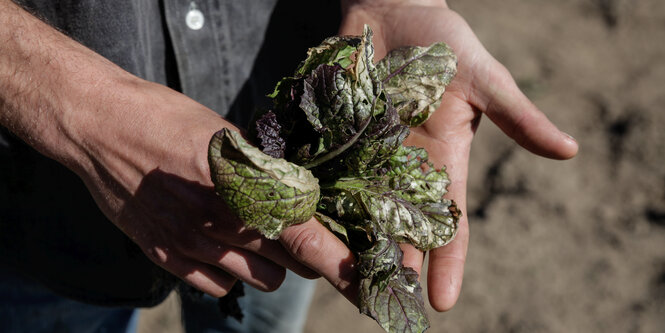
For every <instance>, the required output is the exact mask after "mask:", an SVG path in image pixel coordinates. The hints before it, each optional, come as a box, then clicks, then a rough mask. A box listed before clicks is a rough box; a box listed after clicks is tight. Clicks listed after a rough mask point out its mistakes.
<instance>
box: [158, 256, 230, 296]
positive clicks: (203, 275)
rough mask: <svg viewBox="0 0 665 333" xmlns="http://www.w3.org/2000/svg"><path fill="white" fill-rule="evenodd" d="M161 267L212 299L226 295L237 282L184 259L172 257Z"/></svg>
mask: <svg viewBox="0 0 665 333" xmlns="http://www.w3.org/2000/svg"><path fill="white" fill-rule="evenodd" d="M162 267H164V268H165V269H166V270H168V271H169V272H171V273H173V275H175V276H177V277H179V278H180V279H182V280H183V281H185V282H186V283H188V284H189V285H191V286H192V287H194V288H196V289H198V290H200V291H202V292H204V293H206V294H208V295H211V296H213V297H222V296H224V295H226V294H227V293H228V292H229V290H231V287H233V284H235V282H236V280H237V279H236V278H235V277H234V276H232V275H230V274H228V273H226V272H224V271H222V270H220V269H217V268H215V267H211V266H208V265H206V264H202V263H200V262H196V261H193V260H190V259H186V258H175V257H174V256H172V257H171V258H170V259H169V261H168V263H167V264H166V263H165V265H164V266H162Z"/></svg>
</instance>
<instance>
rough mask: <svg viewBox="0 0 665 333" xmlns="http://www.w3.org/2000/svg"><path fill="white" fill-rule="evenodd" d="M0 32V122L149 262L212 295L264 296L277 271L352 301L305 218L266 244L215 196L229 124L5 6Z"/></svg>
mask: <svg viewBox="0 0 665 333" xmlns="http://www.w3.org/2000/svg"><path fill="white" fill-rule="evenodd" d="M0 24H1V25H2V26H3V27H4V28H3V29H0V40H2V41H3V43H1V44H0V125H2V126H4V127H6V128H8V129H9V130H10V131H12V132H13V133H14V134H16V135H17V136H19V137H20V138H21V139H23V140H24V141H25V142H27V143H28V144H29V145H31V146H33V147H34V148H35V149H37V150H38V151H40V152H41V153H43V154H44V155H46V156H49V157H51V158H53V159H55V160H56V161H59V162H60V163H63V164H64V165H66V166H67V167H69V168H70V169H71V170H73V171H74V172H76V173H77V174H78V175H79V176H80V177H81V179H82V180H83V181H84V182H85V184H86V186H87V188H88V189H89V191H90V193H91V194H92V195H93V197H94V198H95V200H96V202H97V204H98V205H99V207H100V208H101V209H102V211H103V212H104V213H105V215H106V216H107V217H109V219H110V220H111V221H112V222H113V223H114V224H115V225H116V226H118V227H119V228H120V229H121V230H123V232H125V233H126V234H127V235H128V236H129V237H130V238H131V239H132V240H134V242H136V243H137V244H138V245H139V246H140V247H141V249H142V250H143V251H144V252H145V253H146V255H148V257H150V258H151V259H152V260H153V261H155V262H156V263H157V264H159V265H161V266H162V267H163V268H165V269H166V270H168V271H170V272H171V273H173V274H174V275H176V276H178V277H180V278H182V279H183V280H185V281H187V282H188V283H190V284H191V285H193V286H194V287H196V288H198V289H200V290H202V291H204V292H206V293H208V294H210V295H213V296H218V297H219V296H222V295H224V294H226V293H227V291H228V290H229V289H230V288H231V286H232V285H233V283H234V282H235V281H236V280H237V279H240V280H243V281H245V282H247V283H249V284H250V285H252V286H254V287H257V288H258V289H261V290H273V289H275V288H277V287H278V286H279V285H280V284H281V282H282V280H283V278H284V274H285V268H288V269H291V270H293V271H295V272H296V273H299V274H301V275H302V276H305V277H316V276H318V274H321V275H324V276H325V277H326V278H327V279H328V280H330V281H331V282H332V283H333V284H335V285H337V286H338V288H339V289H340V290H342V291H344V290H349V292H347V294H349V293H351V291H352V290H353V288H348V286H349V282H347V281H353V280H354V277H353V276H354V275H353V274H354V270H353V269H352V268H353V261H354V260H353V256H352V254H351V253H350V252H349V250H348V249H347V248H346V247H345V246H344V244H343V243H342V242H341V241H339V240H338V239H337V238H335V237H334V236H333V235H332V234H331V233H330V232H328V231H327V230H326V229H325V228H324V227H323V226H321V225H320V224H318V223H316V222H314V221H310V222H308V223H305V224H303V225H299V226H295V227H293V228H289V229H288V230H287V231H285V232H284V233H283V238H282V239H281V240H280V241H273V240H268V239H266V238H263V237H261V236H260V235H259V234H258V233H257V232H254V231H249V230H246V229H245V228H244V227H243V224H242V223H241V222H240V221H238V219H236V218H235V217H233V215H232V214H231V213H230V212H228V211H227V209H226V207H225V206H224V204H223V201H222V200H221V199H220V198H218V197H217V196H216V195H215V193H214V190H213V184H212V181H211V180H210V171H209V167H208V162H207V150H208V149H207V148H208V142H209V140H210V138H211V137H212V135H213V133H215V132H216V131H218V130H220V129H221V128H223V127H227V128H231V129H235V128H234V127H233V125H232V124H230V123H228V122H226V121H225V120H224V119H222V118H221V117H219V116H218V115H217V114H216V113H215V112H213V111H212V110H210V109H208V108H206V107H204V106H202V105H201V104H199V103H197V102H195V101H193V100H191V99H189V98H187V97H186V96H184V95H182V94H180V93H178V92H175V91H173V90H171V89H168V88H167V87H164V86H162V85H158V84H154V83H150V82H146V81H144V80H141V79H139V78H137V77H134V76H133V75H130V74H129V73H127V72H125V71H123V70H122V69H120V68H119V67H117V66H116V65H114V64H112V63H110V62H109V61H108V60H106V59H104V58H102V57H101V56H99V55H98V54H95V53H94V52H92V51H91V50H89V49H87V48H85V47H83V46H82V45H80V44H78V43H76V42H75V41H73V40H71V39H69V38H67V37H66V36H64V35H62V34H61V33H59V32H57V31H56V30H54V29H52V28H51V27H49V26H47V25H46V24H44V23H43V22H41V21H39V20H38V19H36V18H34V17H32V16H31V15H30V14H28V13H26V12H25V11H24V10H22V9H21V8H19V7H18V6H16V5H15V4H13V3H12V2H11V1H9V0H0ZM236 130H237V129H236ZM89 223H102V222H100V221H89ZM130 273H131V272H130ZM349 295H350V294H349Z"/></svg>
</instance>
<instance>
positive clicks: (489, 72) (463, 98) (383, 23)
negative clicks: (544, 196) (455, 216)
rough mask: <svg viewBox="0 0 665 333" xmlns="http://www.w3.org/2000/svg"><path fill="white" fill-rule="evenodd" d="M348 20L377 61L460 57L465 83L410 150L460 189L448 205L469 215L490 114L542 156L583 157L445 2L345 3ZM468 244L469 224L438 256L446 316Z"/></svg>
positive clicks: (437, 287)
mask: <svg viewBox="0 0 665 333" xmlns="http://www.w3.org/2000/svg"><path fill="white" fill-rule="evenodd" d="M343 14H344V19H343V22H342V25H341V28H340V33H341V34H344V35H349V34H352V35H358V34H360V33H361V32H362V26H363V24H369V25H370V27H371V28H372V29H373V30H374V45H375V48H376V49H375V51H376V59H381V58H382V57H383V56H385V54H386V53H387V52H388V51H390V50H392V49H395V48H398V47H400V46H406V45H420V46H426V45H429V44H432V43H434V42H440V41H443V42H445V43H447V44H448V45H450V46H451V47H452V48H453V50H454V51H455V53H456V54H457V56H458V61H459V64H458V71H457V76H456V77H455V79H454V80H453V81H452V83H451V85H450V86H449V87H448V89H447V91H446V93H445V94H444V96H443V101H442V103H441V107H440V108H439V110H438V111H437V112H436V113H434V115H433V116H432V117H431V118H430V119H429V120H428V121H427V122H426V123H425V124H423V125H422V126H421V127H418V128H414V129H412V132H411V135H410V136H409V138H408V139H407V144H409V145H416V146H421V147H424V148H426V149H427V151H428V152H429V155H430V160H431V161H432V162H433V163H435V165H436V166H437V167H441V166H442V165H444V164H445V165H446V167H447V171H448V174H449V176H450V179H451V181H452V184H451V185H450V187H449V191H450V192H449V194H448V197H449V198H451V199H454V200H455V201H456V202H457V204H458V206H459V208H460V209H461V210H462V211H463V212H464V213H466V181H467V171H468V162H469V152H470V147H471V140H472V139H473V135H474V132H475V130H476V128H477V126H478V123H479V121H480V118H481V115H482V114H485V115H487V116H488V117H489V118H490V120H492V122H494V123H495V124H496V125H497V126H499V127H500V128H501V129H502V130H503V132H504V133H506V134H507V135H508V136H510V137H511V138H513V139H514V140H515V141H516V142H517V143H519V144H520V145H521V146H522V147H524V148H526V149H528V150H529V151H531V152H533V153H535V154H538V155H541V156H545V157H549V158H555V159H568V158H572V157H573V156H575V154H576V153H577V149H578V148H577V143H576V142H575V141H574V140H573V139H572V138H571V137H569V136H568V135H566V134H564V133H562V132H560V131H559V130H558V129H557V128H556V127H555V126H554V125H553V124H552V123H550V122H549V120H548V119H547V117H546V116H545V115H544V114H543V113H542V112H540V111H539V110H538V109H537V108H536V107H535V106H534V105H533V104H532V103H531V102H530V101H529V99H528V98H527V97H526V96H525V95H524V94H523V93H522V92H521V91H520V90H519V88H518V87H517V85H516V84H515V81H514V80H513V78H512V77H511V75H510V73H509V72H508V71H507V70H506V69H505V68H504V67H503V66H502V65H501V64H500V63H499V62H497V61H496V60H495V59H494V58H493V57H492V56H491V55H490V54H489V53H488V52H487V51H486V50H485V48H484V47H483V46H482V45H481V43H480V42H479V41H478V39H477V37H476V36H475V34H474V33H473V31H471V28H470V27H469V26H468V25H467V23H466V22H465V21H464V19H463V18H461V17H460V16H459V15H458V14H457V13H455V12H454V11H452V10H450V9H448V7H447V5H446V3H445V1H437V0H431V1H430V0H412V1H392V0H385V1H382V0H358V1H353V0H349V1H345V2H343ZM468 240H469V229H468V221H467V219H466V217H463V218H462V219H461V220H460V225H459V231H458V234H457V237H456V239H455V240H454V241H453V242H451V243H450V244H448V245H447V246H445V247H442V248H439V249H435V250H433V251H431V252H430V257H429V268H428V277H427V284H428V292H429V301H430V304H431V305H432V307H433V308H434V309H436V310H438V311H446V310H449V309H450V308H452V306H453V305H454V304H455V302H456V301H457V298H458V296H459V292H460V289H461V285H462V277H463V273H464V261H465V258H466V251H467V245H468ZM403 249H404V250H405V259H404V264H405V265H407V266H411V267H413V268H415V269H416V271H418V272H420V269H421V266H422V264H423V254H422V253H420V252H419V251H417V250H415V249H414V248H412V247H406V246H405V247H403Z"/></svg>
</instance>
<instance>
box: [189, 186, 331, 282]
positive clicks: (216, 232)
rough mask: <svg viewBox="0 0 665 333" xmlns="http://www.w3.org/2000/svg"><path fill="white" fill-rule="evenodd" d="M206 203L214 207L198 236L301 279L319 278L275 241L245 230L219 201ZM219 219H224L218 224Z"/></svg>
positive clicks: (214, 200) (254, 231) (212, 199)
mask: <svg viewBox="0 0 665 333" xmlns="http://www.w3.org/2000/svg"><path fill="white" fill-rule="evenodd" d="M207 200H209V202H210V204H209V205H208V207H214V208H213V210H214V211H213V213H212V214H210V217H211V219H210V220H209V221H207V222H206V223H204V224H203V225H201V226H199V230H200V232H201V234H203V235H207V236H209V237H211V238H213V239H216V240H218V241H219V242H220V243H222V244H228V245H233V246H236V247H239V248H243V249H245V250H248V251H252V252H254V253H257V254H259V255H261V256H263V257H266V258H268V259H270V260H271V261H273V262H275V263H277V264H278V265H280V266H282V267H286V268H288V269H289V270H291V271H293V272H294V273H296V274H298V275H300V276H302V277H304V278H307V279H316V278H319V277H320V275H319V274H317V273H316V272H314V271H312V270H311V269H309V268H308V267H307V266H305V265H303V264H301V263H300V262H299V261H297V260H296V259H295V258H293V257H292V256H291V255H290V254H289V253H288V252H287V251H286V249H284V247H283V246H282V245H281V244H280V243H279V242H278V241H275V240H269V239H266V238H265V237H263V236H262V235H261V234H260V233H259V232H258V231H256V230H249V229H247V228H246V227H245V225H244V223H243V222H242V221H241V220H240V219H239V218H237V217H235V216H234V215H233V213H232V212H231V210H230V209H229V208H228V207H227V206H226V205H225V204H220V202H219V197H217V196H216V195H210V196H209V197H208V198H207ZM219 216H223V217H224V218H223V219H222V220H220V219H219ZM212 221H216V222H212Z"/></svg>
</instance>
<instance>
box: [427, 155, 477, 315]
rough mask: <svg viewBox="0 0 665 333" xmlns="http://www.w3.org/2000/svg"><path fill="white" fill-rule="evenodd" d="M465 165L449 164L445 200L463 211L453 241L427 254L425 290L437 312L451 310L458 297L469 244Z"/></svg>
mask: <svg viewBox="0 0 665 333" xmlns="http://www.w3.org/2000/svg"><path fill="white" fill-rule="evenodd" d="M466 165H467V164H466V162H465V163H464V164H459V163H457V164H451V166H450V167H449V168H448V174H449V175H450V179H452V183H451V184H450V186H449V192H448V195H447V197H449V198H452V199H454V200H455V202H456V204H457V207H458V209H459V210H460V211H462V217H461V218H460V220H459V222H458V226H457V234H456V236H455V239H453V241H451V242H450V243H449V244H448V245H446V246H443V247H440V248H437V249H434V250H432V251H430V252H429V265H428V268H427V287H428V297H429V302H430V305H432V307H433V308H434V309H435V310H437V311H447V310H450V309H451V308H452V307H453V306H454V305H455V303H456V302H457V299H458V298H459V294H460V291H461V289H462V279H463V277H464V262H465V260H466V252H467V247H468V243H469V227H468V222H467V218H466V173H467V169H466Z"/></svg>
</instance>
